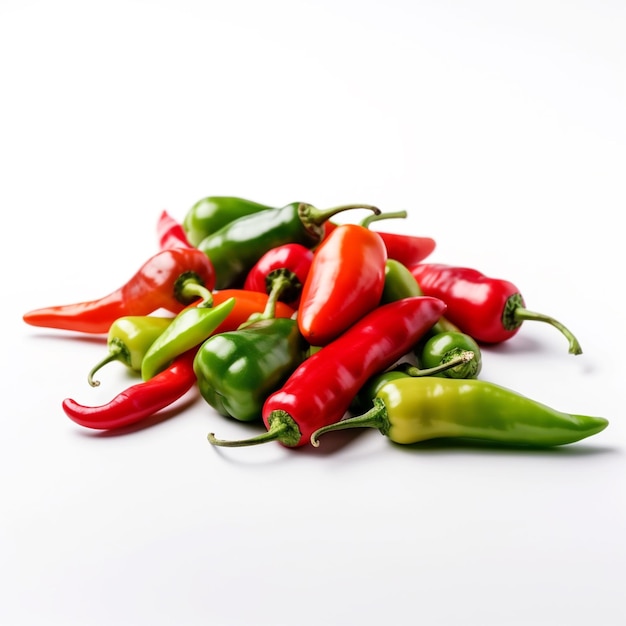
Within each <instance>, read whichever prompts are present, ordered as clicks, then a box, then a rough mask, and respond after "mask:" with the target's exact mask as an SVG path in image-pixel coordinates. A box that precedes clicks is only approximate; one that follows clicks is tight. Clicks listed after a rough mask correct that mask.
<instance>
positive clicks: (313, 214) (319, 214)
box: [298, 202, 380, 226]
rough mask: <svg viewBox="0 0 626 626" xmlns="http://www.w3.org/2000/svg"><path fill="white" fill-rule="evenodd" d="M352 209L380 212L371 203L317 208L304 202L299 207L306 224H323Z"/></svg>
mask: <svg viewBox="0 0 626 626" xmlns="http://www.w3.org/2000/svg"><path fill="white" fill-rule="evenodd" d="M350 209H367V210H368V211H373V212H374V213H375V214H376V215H378V214H379V213H380V209H379V208H378V207H375V206H373V205H371V204H342V205H340V206H336V207H332V208H330V209H317V208H316V207H314V206H313V205H311V204H305V203H304V202H302V203H301V204H300V206H299V207H298V213H299V214H300V217H301V218H302V220H303V222H304V223H305V224H311V225H313V226H321V225H322V224H323V223H324V222H326V221H328V220H329V219H330V218H331V217H333V216H335V215H337V213H341V212H342V211H348V210H350Z"/></svg>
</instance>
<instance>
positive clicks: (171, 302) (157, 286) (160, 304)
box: [24, 248, 215, 333]
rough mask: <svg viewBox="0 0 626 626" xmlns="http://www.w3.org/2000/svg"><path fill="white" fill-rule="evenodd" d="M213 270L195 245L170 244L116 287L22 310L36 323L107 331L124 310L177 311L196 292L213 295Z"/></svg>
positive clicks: (133, 312)
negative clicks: (76, 300) (89, 297)
mask: <svg viewBox="0 0 626 626" xmlns="http://www.w3.org/2000/svg"><path fill="white" fill-rule="evenodd" d="M214 285H215V272H214V270H213V266H212V265H211V261H210V260H209V259H208V257H207V256H206V254H204V253H203V252H201V251H200V250H197V249H196V248H170V249H169V250H162V251H161V252H158V253H157V254H155V255H154V256H152V257H151V258H150V259H149V260H148V261H146V263H144V264H143V266H142V267H141V268H140V269H139V270H138V271H137V272H136V273H135V275H134V276H133V277H132V278H131V279H130V280H129V281H128V282H127V283H126V284H125V285H124V286H122V287H120V288H119V289H117V290H116V291H114V292H113V293H111V294H109V295H108V296H105V297H104V298H100V299H98V300H91V301H87V302H80V303H77V304H66V305H61V306H52V307H47V308H43V309H36V310H34V311H29V312H28V313H25V314H24V321H25V322H26V323H27V324H31V325H32V326H45V327H47V328H58V329H63V330H74V331H80V332H84V333H107V332H108V330H109V328H110V326H111V324H112V323H113V322H114V321H115V320H116V319H118V318H120V317H123V316H125V315H149V314H150V313H153V312H154V311H156V310H157V309H161V308H162V309H166V310H167V311H170V312H171V313H179V312H180V311H181V310H182V309H183V308H184V307H185V306H186V305H188V304H189V303H191V302H192V301H193V300H195V299H196V298H198V297H210V291H211V290H212V289H213V287H214Z"/></svg>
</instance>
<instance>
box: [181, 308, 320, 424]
mask: <svg viewBox="0 0 626 626" xmlns="http://www.w3.org/2000/svg"><path fill="white" fill-rule="evenodd" d="M307 347H308V346H307V343H306V342H305V341H304V339H303V337H302V335H301V334H300V332H299V330H298V324H297V322H296V321H295V320H293V319H291V318H276V319H265V320H260V321H258V322H254V323H253V324H250V325H249V326H246V327H245V328H240V329H238V330H234V331H231V332H224V333H220V334H218V335H213V336H212V337H210V338H209V339H207V340H206V341H205V342H204V343H203V344H202V346H201V347H200V349H199V350H198V352H197V353H196V357H195V359H194V364H193V366H194V371H195V373H196V378H197V380H198V388H199V390H200V394H201V395H202V397H203V398H204V399H205V400H206V401H207V403H208V404H209V405H210V406H212V407H213V408H214V409H215V410H216V411H218V413H221V414H222V415H225V416H227V417H233V418H235V419H237V420H241V421H253V420H260V419H261V412H262V409H263V403H264V402H265V399H266V398H267V397H268V396H269V395H270V394H271V393H273V392H274V391H275V390H276V389H278V388H279V387H280V386H281V384H282V383H283V382H284V381H285V380H286V379H287V377H288V376H289V375H290V374H291V373H292V372H293V371H294V370H295V369H296V367H297V366H298V365H299V364H300V363H301V362H302V361H304V359H305V358H306V355H307Z"/></svg>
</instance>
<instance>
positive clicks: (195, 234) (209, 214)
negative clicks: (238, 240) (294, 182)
mask: <svg viewBox="0 0 626 626" xmlns="http://www.w3.org/2000/svg"><path fill="white" fill-rule="evenodd" d="M272 208H274V207H270V206H266V205H264V204H259V203H258V202H252V200H245V199H244V198H236V197H234V196H208V197H207V198H202V199H200V200H198V202H196V203H195V204H194V205H193V206H192V207H191V208H190V209H189V211H187V213H186V214H185V217H184V218H183V224H182V226H183V230H184V231H185V234H186V236H187V240H188V241H189V243H191V245H193V246H196V247H197V246H198V244H199V243H200V242H201V241H202V240H203V239H204V238H205V237H207V236H208V235H211V234H213V233H215V232H217V231H218V230H219V229H220V228H222V227H223V226H226V224H228V223H230V222H232V221H234V220H236V219H238V218H240V217H243V216H244V215H252V214H253V213H259V212H260V211H265V210H267V209H272Z"/></svg>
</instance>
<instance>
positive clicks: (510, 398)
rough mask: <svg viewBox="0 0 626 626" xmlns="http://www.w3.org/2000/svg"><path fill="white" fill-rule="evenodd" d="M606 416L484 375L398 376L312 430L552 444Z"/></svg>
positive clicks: (570, 439) (588, 431) (595, 427)
mask: <svg viewBox="0 0 626 626" xmlns="http://www.w3.org/2000/svg"><path fill="white" fill-rule="evenodd" d="M607 426H608V420H606V419H605V418H602V417H592V416H588V415H573V414H569V413H563V412H561V411H557V410H555V409H552V408H550V407H548V406H546V405H545V404H541V403H540V402H536V401H535V400H531V399H530V398H527V397H525V396H523V395H521V394H519V393H517V392H514V391H512V390H510V389H507V388H505V387H501V386H499V385H495V384H493V383H490V382H486V381H483V380H475V379H471V380H459V379H443V378H436V377H425V378H411V377H399V378H397V379H395V380H389V381H388V382H387V383H386V384H385V385H383V386H382V387H381V388H379V389H378V391H377V392H376V396H375V398H374V407H373V408H372V409H370V411H368V412H367V413H365V414H364V415H361V416H357V417H353V418H347V419H346V420H344V421H343V422H337V423H335V424H334V425H333V426H329V427H326V428H323V429H320V430H319V431H317V432H316V433H313V435H312V438H311V441H312V443H313V445H317V439H318V437H319V436H320V435H321V434H323V433H324V432H330V431H331V430H342V429H346V428H357V427H370V428H372V427H373V428H378V430H380V432H381V433H382V434H383V435H386V436H387V437H389V439H390V440H391V441H393V442H395V443H399V444H414V443H419V442H421V441H427V440H431V439H449V438H453V439H458V438H461V439H469V440H478V441H483V442H494V443H498V444H503V445H509V446H529V447H550V446H561V445H565V444H569V443H574V442H576V441H579V440H581V439H584V438H586V437H590V436H592V435H595V434H597V433H599V432H601V431H602V430H604V429H605V428H606V427H607Z"/></svg>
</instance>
